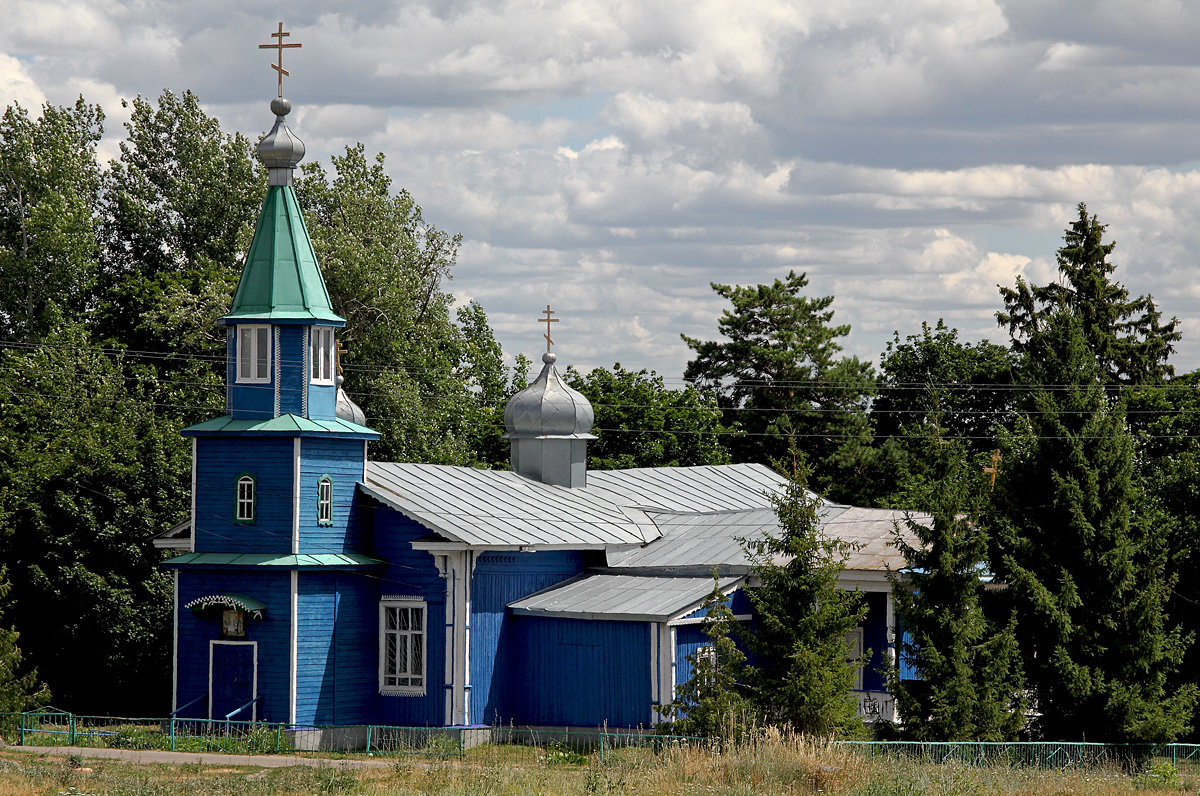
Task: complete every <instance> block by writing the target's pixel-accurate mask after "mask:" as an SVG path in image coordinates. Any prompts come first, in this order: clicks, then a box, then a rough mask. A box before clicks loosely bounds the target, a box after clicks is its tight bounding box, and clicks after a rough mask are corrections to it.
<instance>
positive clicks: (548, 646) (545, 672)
mask: <svg viewBox="0 0 1200 796" xmlns="http://www.w3.org/2000/svg"><path fill="white" fill-rule="evenodd" d="M512 623H513V638H514V652H515V653H516V654H515V655H513V656H512V657H513V658H514V659H515V661H514V662H515V664H516V666H517V667H518V670H519V671H522V672H524V681H523V683H522V684H521V688H520V689H519V690H514V691H513V692H512V693H510V694H509V695H508V696H509V700H508V704H506V705H505V706H504V710H503V711H502V715H503V716H507V717H508V719H509V720H510V721H512V722H513V723H514V724H518V725H522V724H529V725H534V726H538V725H543V726H544V725H567V726H575V727H597V726H600V725H601V724H603V723H604V722H606V721H607V722H608V725H609V726H610V727H638V726H647V725H649V724H650V722H651V719H652V708H651V705H650V672H651V668H650V625H649V623H646V622H600V621H587V620H583V619H547V618H544V617H537V616H522V615H518V616H514V617H512Z"/></svg>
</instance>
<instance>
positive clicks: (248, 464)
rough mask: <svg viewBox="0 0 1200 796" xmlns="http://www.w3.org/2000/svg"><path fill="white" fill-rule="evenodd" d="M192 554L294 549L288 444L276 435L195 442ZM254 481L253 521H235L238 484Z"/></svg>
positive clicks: (207, 438) (289, 440)
mask: <svg viewBox="0 0 1200 796" xmlns="http://www.w3.org/2000/svg"><path fill="white" fill-rule="evenodd" d="M196 445H197V447H196V550H197V551H198V552H222V553H280V554H285V555H286V554H287V553H290V552H291V551H292V440H291V439H290V438H274V437H249V436H245V437H233V436H230V437H198V438H197V439H196ZM244 474H245V475H251V476H253V477H254V478H255V479H256V486H255V488H256V496H257V500H256V506H255V519H254V522H253V523H250V524H244V523H237V522H234V519H233V518H234V504H235V501H236V498H237V481H238V478H239V477H241V476H242V475H244Z"/></svg>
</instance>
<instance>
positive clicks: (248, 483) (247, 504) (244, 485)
mask: <svg viewBox="0 0 1200 796" xmlns="http://www.w3.org/2000/svg"><path fill="white" fill-rule="evenodd" d="M233 517H234V519H235V520H237V521H238V522H254V478H253V476H249V475H243V476H242V477H241V478H239V479H238V482H237V507H236V509H235V511H234V515H233Z"/></svg>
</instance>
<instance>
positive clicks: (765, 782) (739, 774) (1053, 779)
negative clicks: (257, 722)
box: [0, 732, 1200, 796]
mask: <svg viewBox="0 0 1200 796" xmlns="http://www.w3.org/2000/svg"><path fill="white" fill-rule="evenodd" d="M351 766H352V764H351V763H350V762H338V761H330V763H329V764H328V765H324V766H320V767H310V766H299V765H298V766H291V767H286V768H276V769H266V768H260V767H244V768H235V767H218V766H210V765H205V766H200V765H195V764H187V765H180V766H163V765H136V764H132V763H126V762H122V761H116V760H107V759H105V760H101V759H88V758H82V759H81V758H77V757H71V758H68V757H59V756H56V757H42V756H34V755H30V754H26V753H18V752H13V751H4V752H0V796H17V795H18V794H20V796H26V794H38V796H45V795H48V796H102V795H103V796H201V795H202V794H203V795H204V796H208V794H216V796H259V795H260V794H261V796H277V795H278V796H290V795H291V794H296V795H297V796H299V794H364V796H383V794H389V795H390V794H468V795H470V794H479V795H480V796H483V795H485V794H486V795H487V796H493V795H495V796H500V795H501V794H523V795H524V794H553V796H570V795H571V794H639V795H640V794H649V795H650V796H654V795H656V794H713V795H714V796H718V795H719V796H751V794H753V795H754V796H771V795H772V794H809V793H835V794H846V795H847V796H885V794H945V795H946V796H950V795H951V794H953V795H955V796H957V795H958V794H993V793H996V794H1012V795H1013V796H1018V795H1020V796H1025V795H1026V794H1095V795H1096V796H1107V794H1134V793H1136V794H1147V793H1181V792H1189V791H1190V792H1196V791H1197V790H1198V789H1200V769H1197V768H1193V767H1181V770H1180V771H1176V770H1175V769H1174V768H1172V767H1171V766H1170V764H1169V763H1168V762H1163V761H1158V762H1157V763H1156V764H1154V765H1152V766H1151V767H1150V768H1149V769H1147V770H1145V771H1138V772H1132V773H1131V772H1128V771H1122V770H1121V769H1120V768H1119V767H1116V766H1113V767H1103V766H1100V767H1089V768H1076V769H1069V770H1065V771H1048V770H1039V769H1032V768H1021V767H1010V766H1004V765H995V766H980V767H976V766H969V765H965V764H957V763H947V764H940V765H939V764H933V763H923V762H918V761H913V760H906V759H901V758H882V757H874V758H871V757H867V756H864V755H860V754H857V753H855V752H852V751H847V750H845V749H837V748H834V747H831V746H829V745H828V744H824V743H821V742H814V741H809V740H805V739H802V738H794V737H787V736H784V735H781V734H780V733H772V732H767V733H765V734H764V735H763V736H761V737H759V738H757V739H755V740H754V741H752V742H748V743H745V744H742V745H740V746H737V747H736V748H731V749H726V750H720V749H718V748H716V747H709V748H703V747H699V748H698V747H690V748H689V747H673V748H666V749H663V750H661V751H657V752H656V751H653V750H650V749H645V748H642V749H638V748H624V749H617V750H609V751H608V752H607V753H606V755H605V758H604V760H603V761H601V760H600V758H599V756H598V755H596V754H591V755H585V754H581V753H579V752H578V751H576V750H573V749H571V748H570V747H566V746H560V745H550V746H547V747H541V748H537V747H511V746H491V747H480V748H477V749H473V750H470V752H469V754H468V755H467V756H466V759H462V760H460V759H456V758H452V757H447V758H428V757H419V756H403V757H398V758H396V759H395V760H394V762H393V763H392V765H390V766H388V767H384V768H378V769H372V770H357V769H354V768H352V767H351Z"/></svg>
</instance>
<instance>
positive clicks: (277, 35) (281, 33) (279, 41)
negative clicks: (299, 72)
mask: <svg viewBox="0 0 1200 796" xmlns="http://www.w3.org/2000/svg"><path fill="white" fill-rule="evenodd" d="M291 35H292V34H291V33H290V32H288V31H286V30H284V29H283V23H282V22H280V23H279V30H277V31H275V32H274V33H272V34H271V38H273V39H275V40H276V41H275V43H274V44H260V45H258V49H260V50H278V51H279V54H278V55H277V56H276V58H278V59H279V63H277V64H271V68H272V69H274V70H275V71H276V72H278V73H279V96H281V97H282V96H283V78H284V76H285V75H286V76H288V77H291V76H292V73H291V72H289V71H288V70H286V69H284V68H283V49H284V48H285V47H302V46H304V45H302V44H300V43H299V42H296V43H295V44H284V43H283V39H284V37H285V36H291Z"/></svg>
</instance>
